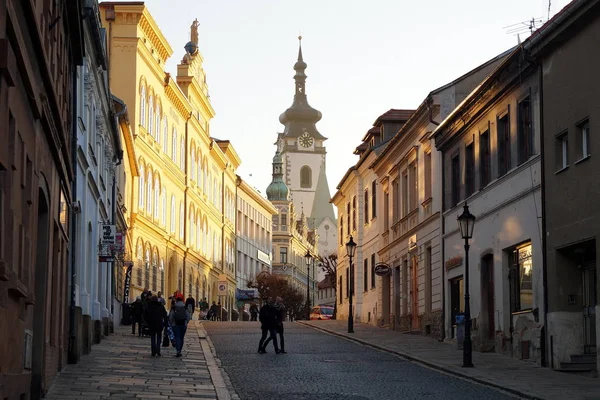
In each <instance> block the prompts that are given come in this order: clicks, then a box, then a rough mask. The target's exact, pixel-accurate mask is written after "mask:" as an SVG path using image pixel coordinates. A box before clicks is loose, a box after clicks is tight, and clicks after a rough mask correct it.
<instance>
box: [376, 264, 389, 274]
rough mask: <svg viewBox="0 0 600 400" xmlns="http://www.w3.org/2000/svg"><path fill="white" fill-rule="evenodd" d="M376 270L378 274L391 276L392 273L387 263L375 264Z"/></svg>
mask: <svg viewBox="0 0 600 400" xmlns="http://www.w3.org/2000/svg"><path fill="white" fill-rule="evenodd" d="M374 272H375V275H377V276H389V275H391V274H392V269H391V268H390V266H389V265H387V264H385V263H378V264H376V265H375V268H374Z"/></svg>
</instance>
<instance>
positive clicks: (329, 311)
mask: <svg viewBox="0 0 600 400" xmlns="http://www.w3.org/2000/svg"><path fill="white" fill-rule="evenodd" d="M331 318H333V307H331V306H315V307H313V309H312V310H311V311H310V319H311V320H313V319H317V320H322V319H331Z"/></svg>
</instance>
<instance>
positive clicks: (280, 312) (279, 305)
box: [263, 297, 286, 354]
mask: <svg viewBox="0 0 600 400" xmlns="http://www.w3.org/2000/svg"><path fill="white" fill-rule="evenodd" d="M273 307H274V308H275V312H276V320H275V331H276V332H277V333H278V334H279V345H280V351H279V352H278V354H286V351H285V339H284V337H283V321H284V320H285V314H286V310H285V305H284V304H283V299H282V298H281V297H277V299H276V300H275V305H274V306H273ZM270 341H271V337H269V338H268V339H267V341H266V342H265V344H264V345H263V347H265V348H266V347H267V345H268V344H269V342H270Z"/></svg>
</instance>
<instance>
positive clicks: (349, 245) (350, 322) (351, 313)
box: [340, 235, 356, 333]
mask: <svg viewBox="0 0 600 400" xmlns="http://www.w3.org/2000/svg"><path fill="white" fill-rule="evenodd" d="M355 250H356V243H354V240H352V235H351V236H350V240H349V241H348V243H346V254H347V255H348V258H349V259H350V264H349V266H348V268H350V273H349V274H348V276H349V277H350V282H348V287H349V288H350V290H349V292H350V293H348V298H349V303H348V333H354V310H353V309H352V294H353V293H354V275H353V274H352V269H353V268H352V259H353V258H354V251H355ZM340 296H341V293H340Z"/></svg>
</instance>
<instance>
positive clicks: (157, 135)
mask: <svg viewBox="0 0 600 400" xmlns="http://www.w3.org/2000/svg"><path fill="white" fill-rule="evenodd" d="M154 118H155V119H156V120H155V121H154V129H155V132H154V137H155V138H156V141H157V142H159V143H160V105H159V104H158V99H156V113H155V114H154Z"/></svg>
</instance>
